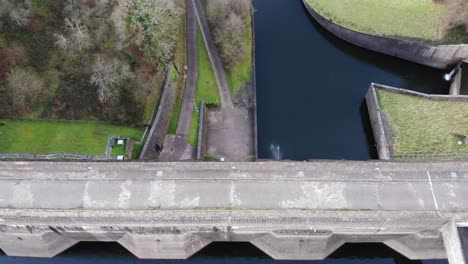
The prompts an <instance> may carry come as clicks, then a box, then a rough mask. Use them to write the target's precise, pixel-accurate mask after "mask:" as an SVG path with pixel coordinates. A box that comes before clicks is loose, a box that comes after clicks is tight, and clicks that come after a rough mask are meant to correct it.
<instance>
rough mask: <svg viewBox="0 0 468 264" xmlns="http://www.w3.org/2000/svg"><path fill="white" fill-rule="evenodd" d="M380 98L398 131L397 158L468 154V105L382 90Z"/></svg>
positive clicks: (396, 134)
mask: <svg viewBox="0 0 468 264" xmlns="http://www.w3.org/2000/svg"><path fill="white" fill-rule="evenodd" d="M377 95H378V98H379V102H380V105H381V109H382V110H383V112H384V113H385V114H386V115H387V116H388V118H389V120H390V123H391V126H392V129H393V130H394V132H395V135H393V141H394V142H393V148H394V151H395V153H394V154H395V155H405V154H447V153H448V154H453V153H457V154H460V153H468V144H466V143H468V142H465V140H464V139H465V137H466V136H468V120H467V118H466V115H467V113H468V103H467V102H453V101H434V100H428V99H424V98H420V97H416V96H411V95H402V94H398V93H394V92H390V91H384V90H379V89H377ZM459 141H461V142H464V143H463V144H462V145H459Z"/></svg>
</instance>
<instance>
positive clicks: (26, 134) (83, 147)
mask: <svg viewBox="0 0 468 264" xmlns="http://www.w3.org/2000/svg"><path fill="white" fill-rule="evenodd" d="M0 123H3V124H4V125H2V126H0V153H30V154H50V153H76V154H88V155H105V154H106V145H107V140H108V137H109V136H112V135H116V136H126V137H131V138H132V139H134V140H136V141H139V140H140V138H141V136H142V135H143V130H142V129H137V128H131V127H124V126H115V125H108V124H100V123H92V122H87V123H85V122H58V121H57V122H48V121H30V120H5V119H0Z"/></svg>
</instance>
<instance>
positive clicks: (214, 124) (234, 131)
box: [191, 0, 255, 161]
mask: <svg viewBox="0 0 468 264" xmlns="http://www.w3.org/2000/svg"><path fill="white" fill-rule="evenodd" d="M191 1H192V2H193V5H194V6H195V9H196V10H195V11H196V16H197V18H198V22H199V24H200V29H201V32H202V35H203V41H204V42H205V46H206V49H207V51H208V55H209V57H210V61H211V65H212V67H213V71H214V73H215V77H216V82H217V84H218V88H219V92H220V94H221V102H222V107H221V108H219V109H214V110H210V111H209V113H208V154H210V155H214V156H220V157H224V158H225V159H227V160H228V161H250V160H252V158H253V157H254V155H255V141H254V137H255V135H254V130H253V128H254V125H255V124H254V122H253V119H254V118H253V115H254V114H255V113H253V112H252V111H251V110H249V109H246V108H235V107H234V106H233V103H232V99H231V92H230V90H229V84H228V82H227V78H226V72H225V70H224V66H223V63H222V61H221V58H220V56H219V53H218V50H217V48H216V45H215V43H214V40H213V35H212V33H211V30H210V28H209V26H208V21H207V19H206V14H205V10H204V8H203V5H202V3H201V1H200V0H191Z"/></svg>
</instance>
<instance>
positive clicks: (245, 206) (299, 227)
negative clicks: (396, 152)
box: [0, 162, 468, 263]
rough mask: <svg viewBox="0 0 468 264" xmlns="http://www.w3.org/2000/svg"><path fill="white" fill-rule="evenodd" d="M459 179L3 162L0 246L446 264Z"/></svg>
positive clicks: (421, 168)
mask: <svg viewBox="0 0 468 264" xmlns="http://www.w3.org/2000/svg"><path fill="white" fill-rule="evenodd" d="M467 175H468V163H458V162H439V163H432V164H427V163H390V162H300V163H294V162H259V163H61V162H60V163H50V162H0V208H2V209H0V218H1V223H0V225H1V233H0V248H1V249H2V250H3V251H4V252H5V253H6V254H8V255H10V256H30V257H52V256H54V255H56V254H59V253H60V252H62V251H64V250H66V249H67V248H69V247H71V246H72V245H74V244H75V243H77V242H79V241H116V242H118V243H120V244H121V245H123V246H124V247H125V248H127V249H128V250H129V251H131V252H132V253H133V254H135V255H136V256H137V257H139V258H155V259H185V258H188V257H190V256H191V255H193V254H194V253H196V252H197V251H199V250H200V249H202V248H203V247H205V246H206V245H208V244H209V243H211V242H214V241H228V242H236V241H238V242H250V243H252V244H254V245H255V246H257V247H258V248H260V249H261V250H263V251H264V252H265V253H267V254H269V255H270V256H272V257H273V258H275V259H305V260H312V259H323V258H325V257H327V256H328V255H329V254H331V253H332V252H333V251H335V250H336V249H337V248H339V247H340V246H341V245H343V244H344V243H346V242H382V243H385V244H386V245H388V246H390V247H391V248H393V249H394V250H396V251H398V252H400V253H401V254H403V255H404V256H406V257H408V258H410V259H437V258H447V257H448V258H449V259H451V260H455V259H457V256H462V255H463V252H462V250H461V245H460V238H459V237H458V233H457V232H456V226H457V225H462V224H464V223H468V213H467V212H468V211H467V209H468V193H467V192H466V191H465V190H466V188H468V181H467V178H466V176H467ZM260 190H261V192H262V199H259V198H258V195H257V194H258V192H259V191H260ZM57 197H60V199H57ZM454 230H455V231H454ZM444 245H445V246H444ZM446 249H447V250H446ZM452 263H461V262H452Z"/></svg>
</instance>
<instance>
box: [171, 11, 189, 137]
mask: <svg viewBox="0 0 468 264" xmlns="http://www.w3.org/2000/svg"><path fill="white" fill-rule="evenodd" d="M181 5H183V7H184V8H183V9H184V10H185V3H182V2H181ZM183 21H184V22H183V28H182V30H180V31H179V36H178V39H177V47H176V53H175V61H174V62H175V63H176V65H177V68H178V69H179V70H180V71H184V66H185V65H186V60H187V58H186V57H187V54H186V46H187V42H186V37H185V29H186V19H185V16H184V19H183ZM172 80H173V81H175V82H176V84H177V97H176V102H175V105H174V110H173V111H172V116H171V120H170V121H169V128H168V130H167V133H168V134H173V135H175V134H176V132H177V123H178V122H179V115H180V109H181V107H182V98H183V96H184V88H185V78H183V76H179V75H178V74H177V73H176V72H175V70H174V71H173V76H172Z"/></svg>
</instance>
